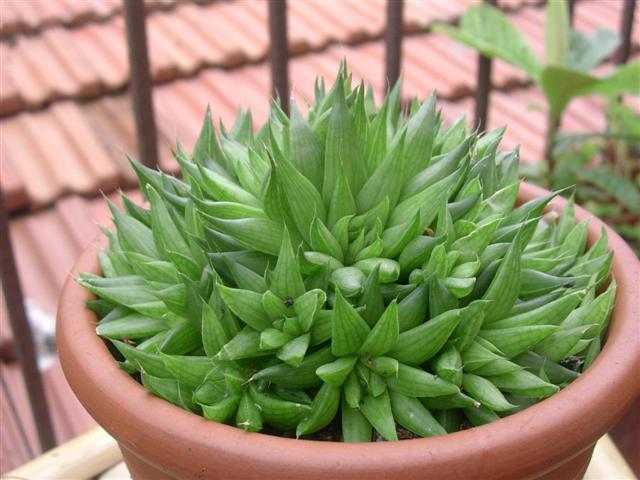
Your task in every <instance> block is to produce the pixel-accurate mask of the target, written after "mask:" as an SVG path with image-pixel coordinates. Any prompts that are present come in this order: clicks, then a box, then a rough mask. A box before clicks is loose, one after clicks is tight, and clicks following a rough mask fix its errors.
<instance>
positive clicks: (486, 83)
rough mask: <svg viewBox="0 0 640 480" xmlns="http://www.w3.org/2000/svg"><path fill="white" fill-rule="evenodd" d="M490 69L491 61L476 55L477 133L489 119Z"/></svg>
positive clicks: (487, 0)
mask: <svg viewBox="0 0 640 480" xmlns="http://www.w3.org/2000/svg"><path fill="white" fill-rule="evenodd" d="M484 3H487V4H489V5H495V4H496V0H484ZM491 69H492V61H491V59H490V58H489V57H485V56H484V55H478V78H477V81H476V108H475V112H474V124H475V127H476V128H477V129H478V131H483V130H485V129H486V128H487V122H488V118H489V94H490V93H491Z"/></svg>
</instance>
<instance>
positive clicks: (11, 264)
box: [0, 0, 636, 450]
mask: <svg viewBox="0 0 640 480" xmlns="http://www.w3.org/2000/svg"><path fill="white" fill-rule="evenodd" d="M268 1H269V33H270V42H271V43H270V50H269V51H270V63H271V81H272V91H273V94H274V96H275V97H276V98H279V99H280V102H281V104H282V108H283V109H284V110H285V111H288V103H289V67H288V65H289V51H288V40H287V3H286V0H268ZM484 1H485V2H486V3H490V4H495V3H496V0H484ZM575 3H576V2H575V0H570V2H569V8H570V12H571V14H572V15H573V11H574V8H575ZM403 6H404V5H403V0H388V2H387V29H386V36H385V48H386V55H385V67H386V68H385V81H386V82H388V84H393V83H394V82H395V81H396V80H397V79H398V78H399V75H400V70H401V65H402V38H403ZM123 7H124V8H123V12H124V16H125V20H126V26H127V41H128V50H129V66H130V77H131V81H130V85H129V88H130V93H131V99H132V104H133V112H134V117H135V125H136V140H137V145H138V151H139V155H140V159H141V161H142V162H143V163H144V164H145V165H147V166H149V167H153V168H155V167H157V166H158V152H157V134H156V126H155V120H154V119H155V117H154V113H153V88H152V79H151V73H150V69H149V54H148V46H147V34H146V22H145V15H146V12H145V6H144V2H143V0H123ZM635 7H636V0H624V11H623V15H622V19H621V25H620V37H621V46H620V48H619V50H618V52H617V54H616V57H615V61H616V63H618V64H620V63H625V62H627V60H628V59H629V54H630V51H631V35H632V28H633V15H634V12H635ZM491 65H492V61H491V59H489V58H485V57H484V56H482V55H479V56H478V69H477V78H476V94H475V103H476V106H475V118H474V123H475V125H476V126H477V127H478V128H480V129H484V128H485V127H486V126H487V120H488V119H487V115H488V110H489V96H490V92H491ZM0 237H1V238H0V240H1V242H0V273H1V275H2V291H3V294H4V297H5V299H6V305H7V310H8V314H9V317H10V320H11V328H12V330H13V337H14V342H15V350H16V351H17V357H18V359H19V362H20V365H21V369H22V374H23V378H24V381H25V385H26V386H27V390H28V392H29V401H30V404H31V411H32V414H33V418H34V420H35V424H36V427H37V431H38V438H39V440H40V444H41V447H42V449H43V450H47V449H49V448H51V447H52V446H53V445H54V444H55V439H54V435H53V428H52V425H51V419H50V416H49V410H48V407H47V401H46V397H45V394H44V388H43V384H42V378H41V376H40V372H39V370H38V365H37V359H36V355H35V351H34V346H33V341H32V336H31V329H30V326H29V322H28V321H27V317H26V314H25V310H24V303H23V296H22V291H21V289H20V284H19V282H18V276H17V271H16V267H15V261H14V255H13V249H12V246H11V239H10V237H9V224H8V218H7V210H6V208H5V202H4V199H3V198H2V195H0Z"/></svg>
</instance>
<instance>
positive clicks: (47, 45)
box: [0, 0, 640, 475]
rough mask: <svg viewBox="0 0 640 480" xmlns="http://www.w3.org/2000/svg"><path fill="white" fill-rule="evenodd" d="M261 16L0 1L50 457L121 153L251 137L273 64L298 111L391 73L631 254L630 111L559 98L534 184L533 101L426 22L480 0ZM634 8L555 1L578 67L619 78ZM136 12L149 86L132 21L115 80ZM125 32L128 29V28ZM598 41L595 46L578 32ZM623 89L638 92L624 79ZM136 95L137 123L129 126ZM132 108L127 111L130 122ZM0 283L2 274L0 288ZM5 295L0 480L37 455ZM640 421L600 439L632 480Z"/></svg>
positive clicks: (0, 145)
mask: <svg viewBox="0 0 640 480" xmlns="http://www.w3.org/2000/svg"><path fill="white" fill-rule="evenodd" d="M549 1H550V2H554V1H558V0H549ZM274 3H275V4H280V8H281V13H283V12H285V10H284V8H282V5H284V3H283V2H277V1H276V2H269V1H267V0H209V1H202V0H200V1H192V0H146V1H145V2H144V5H143V4H142V3H140V2H138V1H137V0H125V2H124V3H123V2H121V1H120V0H0V188H1V191H2V196H3V203H4V210H5V211H6V213H7V217H8V229H9V231H10V239H11V243H12V244H13V252H14V257H15V264H16V266H17V273H18V276H19V279H20V285H21V290H22V293H23V296H24V300H23V302H20V303H23V304H24V306H25V311H26V317H27V318H28V322H29V324H30V325H31V329H32V331H33V336H34V338H35V347H36V351H37V358H38V364H39V367H40V371H41V372H42V381H43V384H44V393H45V396H46V400H47V404H48V416H49V417H50V419H51V422H52V426H53V436H54V441H55V442H56V443H60V442H64V441H65V440H68V439H70V438H72V437H74V436H77V435H78V434H80V433H82V432H84V431H86V430H88V429H90V428H91V427H93V426H94V422H93V420H92V419H91V418H90V417H89V416H88V414H86V413H85V412H84V410H83V408H82V407H81V406H80V404H79V403H78V402H77V400H75V397H74V396H73V394H72V393H71V391H70V389H69V387H68V386H67V385H66V382H65V380H64V377H63V375H62V372H61V370H60V366H59V364H58V361H57V358H56V353H55V342H54V334H55V325H54V321H55V312H56V306H57V299H58V295H59V292H60V289H61V287H62V284H63V282H64V280H65V277H66V275H67V273H68V271H69V270H70V268H71V266H72V264H73V262H74V259H75V258H76V257H77V255H78V254H79V252H80V251H82V250H83V249H84V248H85V247H86V246H87V245H88V244H89V243H90V242H91V241H92V240H93V239H94V238H95V237H96V236H97V235H98V233H99V229H98V225H108V224H109V215H108V211H107V208H106V204H105V202H104V200H103V198H101V195H107V196H113V197H115V196H114V192H116V191H117V189H123V190H131V192H130V195H131V196H132V198H136V199H140V195H139V194H136V192H135V187H136V182H135V176H134V173H133V171H132V169H131V168H130V166H129V164H128V162H127V160H126V156H125V152H126V153H129V154H131V155H132V156H134V157H137V158H141V159H142V160H143V161H145V162H147V163H149V164H152V165H153V164H154V163H156V161H157V164H158V165H159V167H160V168H161V169H163V170H165V171H168V172H177V164H176V162H175V161H174V160H173V159H172V156H171V149H172V148H173V147H174V146H175V144H176V140H179V141H180V142H181V143H182V144H183V145H185V146H186V148H187V150H188V151H190V150H191V147H192V146H193V145H194V143H195V139H196V137H197V134H198V132H199V129H200V126H201V122H202V119H203V117H204V113H205V110H206V108H207V105H209V106H210V108H211V111H212V113H213V116H214V118H216V119H218V120H219V121H220V122H222V123H223V124H224V125H226V126H228V127H230V126H231V125H232V124H233V120H234V118H235V116H236V114H237V112H238V109H239V108H242V109H250V110H251V112H252V116H253V119H254V125H255V126H256V127H257V126H260V125H261V124H262V122H263V121H264V120H265V119H266V118H267V116H268V115H269V98H270V96H271V95H272V92H273V84H274V82H275V83H276V84H277V83H278V82H279V81H280V82H282V80H283V77H282V75H280V76H278V74H277V73H275V74H274V75H272V68H271V66H272V63H274V64H275V65H276V69H277V68H282V67H283V65H288V76H287V77H285V78H287V79H288V86H287V84H283V83H280V87H281V88H280V90H282V89H283V88H284V90H285V94H284V95H283V97H287V98H288V96H289V93H287V92H290V94H291V96H292V97H293V98H295V99H296V101H297V103H298V104H304V99H305V98H312V97H313V87H314V81H315V79H316V77H317V76H322V77H325V78H327V79H328V80H329V81H331V79H333V77H334V76H335V75H336V73H337V71H338V66H339V62H340V60H341V59H342V58H346V60H347V64H348V67H349V69H350V71H352V72H353V74H354V78H355V80H356V81H359V80H360V79H364V81H365V82H367V83H371V85H372V87H373V90H374V92H375V93H376V96H377V97H378V98H380V97H381V95H382V93H383V92H384V90H385V89H386V88H387V86H388V83H389V82H388V81H389V80H391V81H393V80H394V78H395V76H396V75H397V73H398V71H399V72H400V75H401V77H402V98H403V99H404V100H405V101H407V102H409V101H410V100H411V98H412V97H414V96H417V97H419V98H421V99H423V98H425V97H426V96H427V95H429V94H430V92H431V91H432V90H434V89H435V90H436V91H437V93H438V97H439V106H440V107H441V108H442V112H443V116H444V119H445V121H446V122H453V121H455V120H456V119H459V118H460V117H461V116H463V115H465V114H466V116H465V117H464V118H463V121H464V122H466V123H467V124H468V125H469V126H470V127H474V126H478V124H480V126H481V127H485V128H496V127H500V126H504V125H507V126H508V128H507V131H506V134H505V137H504V138H505V140H504V142H503V148H505V149H506V148H512V147H513V146H515V145H516V144H519V145H520V146H521V147H520V152H521V162H522V163H523V170H522V175H523V176H527V177H528V178H530V179H531V180H532V181H536V182H538V183H541V184H543V185H545V186H547V187H561V186H564V185H571V184H578V189H577V192H576V195H577V200H578V202H579V203H581V204H583V205H584V206H586V208H588V209H589V210H590V211H592V212H593V213H594V214H596V215H598V216H600V217H602V218H604V219H605V220H606V221H607V222H608V223H610V224H611V225H612V226H613V227H614V228H616V229H617V230H618V231H619V232H620V233H621V234H622V235H623V236H624V237H625V238H626V239H627V241H628V242H629V243H630V244H631V245H632V246H634V248H636V251H638V248H639V247H638V245H639V243H638V242H639V240H640V223H639V218H638V216H639V213H640V189H639V185H640V176H639V174H640V156H639V154H640V132H639V131H640V121H639V117H638V115H639V114H640V99H639V97H638V96H629V95H625V96H618V95H614V96H609V98H603V97H602V96H595V95H583V96H580V97H578V98H575V99H574V100H572V101H571V102H570V103H569V105H568V107H567V108H566V110H565V111H564V112H563V114H562V116H561V119H558V121H559V133H558V134H557V135H555V136H554V137H553V138H554V141H553V142H554V143H553V150H552V151H551V155H552V156H553V160H554V161H553V163H551V165H552V167H553V170H552V171H551V172H550V170H549V165H550V163H549V162H548V161H547V162H544V161H542V160H543V159H544V158H545V157H548V156H549V152H550V151H549V149H548V138H547V137H548V132H549V113H548V111H547V110H548V104H547V100H546V99H545V95H544V93H543V90H542V89H541V88H540V86H539V85H537V84H536V83H535V82H534V81H532V80H531V79H530V78H529V76H528V75H527V73H526V72H524V71H523V70H522V69H519V68H517V67H516V66H513V65H509V64H507V63H505V62H503V61H501V60H500V56H499V55H498V56H497V58H496V59H494V60H493V61H491V60H489V59H486V58H485V59H481V58H480V57H479V54H478V52H477V51H476V50H474V49H473V48H471V47H469V46H466V45H463V44H462V43H459V42H458V41H456V40H455V39H454V38H452V37H451V35H448V34H447V33H446V32H443V31H442V29H437V28H436V29H434V28H433V25H434V24H435V23H438V22H441V23H444V24H449V25H452V26H455V25H457V24H458V22H459V21H460V19H461V18H462V17H463V15H464V14H465V12H466V11H467V10H468V9H469V8H470V7H472V6H473V5H475V4H478V3H482V2H481V0H421V1H420V0H407V1H404V2H401V1H400V0H390V1H389V2H387V1H386V0H289V1H288V2H287V4H286V6H287V8H286V20H287V21H286V24H287V27H286V35H284V32H282V31H279V30H278V29H280V30H282V26H283V24H282V22H280V23H278V22H276V23H275V24H274V23H273V22H272V23H271V27H272V28H271V32H270V28H269V25H270V22H269V19H270V15H269V9H270V5H271V4H274ZM485 3H494V4H495V3H496V2H485ZM635 3H636V2H635V0H575V1H571V2H568V4H567V6H568V14H569V18H570V22H571V25H572V27H573V28H574V29H575V30H577V31H578V32H581V33H583V34H584V38H585V39H586V40H585V42H587V43H583V44H582V46H583V47H584V46H585V45H586V48H587V50H588V51H590V52H593V51H594V49H597V47H600V48H599V50H598V54H597V55H596V54H594V55H591V58H590V59H589V62H587V63H588V65H587V67H585V68H588V69H589V70H591V71H593V72H595V74H597V75H600V76H607V75H613V74H615V70H614V69H616V68H622V67H617V66H618V65H621V66H624V65H625V64H628V63H630V62H634V61H637V60H638V59H640V25H638V23H640V20H639V19H640V17H639V14H638V13H637V12H636V13H635V14H634V9H635ZM138 4H139V5H140V6H142V5H143V6H144V10H146V30H147V32H146V44H147V45H148V61H149V68H148V70H147V69H146V66H145V64H144V58H143V57H140V55H141V52H142V53H144V49H142V50H140V41H141V39H142V41H143V40H144V37H140V36H138V38H137V40H135V32H136V31H137V32H138V33H140V30H139V29H138V30H136V29H135V26H136V25H138V26H139V25H140V23H137V24H136V23H133V24H131V25H133V29H134V30H133V31H134V33H133V37H132V39H131V40H130V42H131V45H132V46H133V47H134V50H133V52H134V57H132V58H133V62H132V63H133V67H134V68H133V69H130V60H129V54H128V52H129V50H128V44H127V22H126V21H125V12H126V11H127V10H128V9H130V8H133V9H134V10H135V6H136V5H138ZM271 6H272V5H271ZM276 6H277V5H276ZM496 7H497V8H498V9H500V11H502V12H503V13H504V15H505V16H506V19H507V20H508V21H509V22H510V23H511V24H512V25H514V26H515V29H516V30H517V31H519V32H520V34H521V35H522V36H523V37H524V38H525V39H526V41H527V42H528V43H529V44H530V45H531V48H532V49H533V51H534V52H535V54H536V55H537V56H538V58H540V59H542V60H543V59H544V58H545V26H544V24H545V7H546V5H545V2H544V1H543V0H498V1H497V5H496ZM276 10H277V9H276ZM140 11H142V10H140ZM129 13H131V12H129ZM134 13H135V12H134ZM272 15H273V11H272ZM271 19H272V20H273V17H271ZM388 19H389V20H392V21H394V22H396V23H395V25H396V26H395V27H393V26H392V25H393V22H391V23H388ZM394 19H395V20H394ZM128 20H129V21H138V22H142V21H143V20H144V16H143V15H141V14H140V13H138V15H137V18H133V17H132V18H129V19H128ZM462 26H464V25H462ZM598 29H602V30H606V31H609V32H611V34H610V35H607V34H593V32H594V31H597V30H598ZM436 30H437V31H436ZM400 33H402V35H400ZM271 38H275V39H277V40H278V41H280V42H282V41H284V42H286V43H285V45H288V55H287V54H286V52H284V53H283V52H282V51H280V52H277V51H275V52H274V53H275V55H272V54H270V44H271V40H270V39H271ZM400 38H402V40H401V43H400V42H399V40H400ZM394 39H395V40H394ZM136 42H137V43H136ZM394 42H395V43H394ZM576 42H578V44H579V43H580V41H579V39H578V40H576ZM589 42H590V43H589ZM547 48H548V47H547ZM287 57H288V58H287ZM581 58H583V57H581ZM287 59H288V62H286V61H287ZM542 60H541V61H542ZM136 67H137V68H138V69H140V68H142V70H143V72H142V74H140V72H137V73H136V70H135V68H136ZM583 67H584V66H583ZM591 67H593V68H591ZM583 70H584V68H583ZM636 71H637V70H636ZM130 72H134V73H133V74H134V76H136V77H135V78H134V81H133V82H132V81H131V78H132V75H131V74H130ZM145 73H148V75H145ZM280 74H282V71H281V72H280ZM140 75H142V77H139V76H140ZM634 75H635V74H634ZM489 80H490V81H489ZM631 81H632V83H633V82H637V84H638V86H640V78H638V77H637V76H634V77H632V80H631ZM282 85H284V87H283V86H282ZM132 86H133V87H134V88H133V90H132V88H131V87H132ZM276 86H277V85H276ZM132 92H134V94H132ZM148 97H152V109H149V108H147V109H146V110H145V108H144V107H145V102H144V99H145V98H148ZM136 102H138V103H136ZM134 105H141V107H140V108H141V109H142V111H141V110H138V116H136V115H135V112H134ZM147 106H148V105H147ZM136 119H137V121H138V124H137V123H136ZM154 127H155V128H154ZM139 134H142V135H143V138H146V139H147V140H149V139H153V135H156V142H155V144H154V142H151V144H149V142H147V144H146V145H144V143H143V144H142V145H144V146H143V147H142V148H141V147H140V145H141V144H140V142H139V141H138V138H139ZM154 150H155V151H157V153H155V152H154ZM6 243H7V242H3V244H2V245H3V248H8V247H7V246H6ZM3 262H4V258H3ZM5 274H6V270H5V269H3V286H6V285H4V284H5V283H6V278H7V277H5ZM5 292H6V290H5ZM5 295H7V294H6V293H5ZM5 295H3V296H2V304H1V305H0V309H1V312H0V347H1V348H0V353H1V358H0V360H1V362H2V363H1V387H2V390H1V392H0V418H1V423H0V447H1V450H0V473H4V472H7V471H8V470H11V469H12V468H14V467H16V466H18V465H20V464H22V463H24V462H26V461H27V460H29V459H30V458H32V457H33V456H35V455H37V454H38V453H40V451H41V450H40V443H39V441H38V433H37V428H36V423H37V422H34V418H33V415H32V412H31V410H30V407H29V400H28V392H27V389H26V388H25V386H24V384H23V381H22V372H21V366H20V362H18V357H17V355H16V348H15V345H16V342H15V338H16V337H17V336H18V335H16V334H15V333H14V332H12V330H11V327H10V323H9V316H8V314H7V311H8V308H7V305H8V303H9V302H5ZM639 414H640V407H639V406H638V405H636V408H635V410H632V411H631V412H630V413H629V414H628V416H627V417H626V418H625V419H623V421H622V422H621V424H620V425H619V426H618V427H616V429H615V430H614V431H613V432H612V435H613V438H614V440H615V441H616V442H617V444H618V447H619V448H620V449H621V450H622V452H623V453H624V454H625V455H626V457H627V461H628V462H629V463H630V464H631V466H632V468H634V469H635V472H636V475H640V454H639V452H638V449H639V448H640V447H639V445H640V432H639V430H640V417H639Z"/></svg>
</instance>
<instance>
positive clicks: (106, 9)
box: [0, 0, 180, 38]
mask: <svg viewBox="0 0 640 480" xmlns="http://www.w3.org/2000/svg"><path fill="white" fill-rule="evenodd" d="M176 1H180V0H145V3H146V7H147V10H148V11H153V10H157V9H169V8H172V7H173V6H174V4H175V3H176ZM0 9H1V13H2V15H0V37H2V38H6V37H11V36H15V35H19V34H37V33H39V32H40V31H41V30H43V29H46V28H48V27H51V26H58V25H64V26H78V25H83V24H85V23H88V22H101V21H105V20H107V19H109V18H111V17H113V16H114V15H117V14H119V13H121V10H122V2H121V1H120V0H82V1H78V0H3V2H2V4H1V6H0Z"/></svg>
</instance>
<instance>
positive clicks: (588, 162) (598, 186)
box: [434, 0, 640, 251]
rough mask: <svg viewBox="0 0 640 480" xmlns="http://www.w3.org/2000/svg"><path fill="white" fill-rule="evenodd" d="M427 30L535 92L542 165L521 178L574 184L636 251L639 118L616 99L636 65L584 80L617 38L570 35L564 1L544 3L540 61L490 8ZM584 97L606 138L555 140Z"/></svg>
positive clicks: (637, 89) (637, 82) (636, 89)
mask: <svg viewBox="0 0 640 480" xmlns="http://www.w3.org/2000/svg"><path fill="white" fill-rule="evenodd" d="M434 29H435V30H439V31H442V32H444V33H446V34H447V35H449V36H451V37H452V38H454V39H455V40H458V41H460V42H462V43H464V44H466V45H468V46H470V47H472V48H475V49H476V50H478V51H479V52H480V53H482V54H483V55H486V56H489V57H493V58H497V59H500V60H502V61H505V62H507V63H510V64H511V65H514V66H516V67H518V68H520V69H521V70H523V71H524V72H525V73H526V74H527V75H528V77H529V78H530V79H531V80H532V81H533V82H534V83H535V84H536V85H538V86H539V87H540V89H541V90H542V92H543V94H544V97H545V99H546V102H547V111H548V119H547V135H546V139H545V150H544V159H543V160H544V163H543V164H542V167H543V168H542V169H526V170H523V173H525V174H527V176H529V178H531V179H533V180H542V181H543V183H545V184H546V185H547V186H551V187H553V188H561V187H562V186H564V185H567V184H569V183H570V181H574V182H575V184H576V185H578V189H577V194H578V196H579V198H580V200H581V201H582V203H585V204H587V205H589V207H593V208H594V211H596V212H597V213H599V214H603V217H604V218H605V219H606V220H608V221H610V222H611V223H612V224H613V225H614V227H616V228H617V229H618V230H619V232H620V233H621V234H623V235H624V236H625V238H627V240H629V241H630V243H632V245H633V246H635V248H636V250H637V251H640V245H638V238H639V235H638V229H639V228H640V226H639V225H640V222H639V219H638V216H639V214H640V212H639V209H640V202H638V198H639V197H640V180H639V179H638V173H639V172H638V163H639V159H638V145H639V141H640V137H639V136H638V128H637V125H638V120H639V118H638V116H637V115H636V114H635V113H634V112H633V110H631V109H629V108H626V107H624V105H623V104H622V102H621V99H620V95H623V94H638V93H640V63H639V62H633V63H628V64H626V65H623V66H619V67H616V68H613V69H612V70H611V71H610V72H609V73H608V74H607V75H606V76H600V77H598V76H595V75H593V74H591V73H589V72H590V71H591V70H592V69H593V68H594V67H596V66H598V65H599V64H600V63H601V62H602V61H603V60H604V59H606V58H607V57H608V56H609V55H610V54H611V53H612V52H613V51H614V50H615V49H616V47H617V46H618V44H619V41H618V38H617V37H616V35H615V34H614V33H612V32H609V31H606V30H595V31H593V32H590V33H588V34H583V33H580V32H577V31H575V30H573V29H571V27H570V23H569V18H568V9H567V4H566V1H564V0H558V1H553V2H547V10H546V21H545V47H546V48H545V50H546V59H545V60H544V61H541V60H540V59H538V58H537V57H536V55H535V53H534V52H533V50H532V48H531V47H530V46H529V44H528V43H527V41H526V40H525V39H524V37H523V36H522V34H521V33H520V32H519V31H518V29H517V28H516V27H515V26H514V25H513V24H512V23H511V22H510V21H509V19H508V17H507V16H506V15H504V14H503V13H502V12H500V11H499V10H497V9H495V8H494V7H491V6H489V5H477V6H473V7H471V8H469V10H467V12H466V13H465V15H464V16H463V17H462V19H461V21H460V24H459V26H458V27H453V26H451V25H446V24H438V25H436V26H434ZM584 95H600V96H603V97H605V98H606V99H607V100H608V102H609V105H610V106H609V108H608V109H607V114H608V118H609V128H608V131H607V132H592V133H588V132H584V133H581V134H578V135H563V134H560V133H559V132H558V130H559V126H560V123H561V119H562V115H563V113H564V111H565V109H566V107H567V105H568V104H569V102H570V101H571V100H572V99H573V98H576V97H580V96H584ZM612 200H613V201H612ZM616 202H617V203H616Z"/></svg>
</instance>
